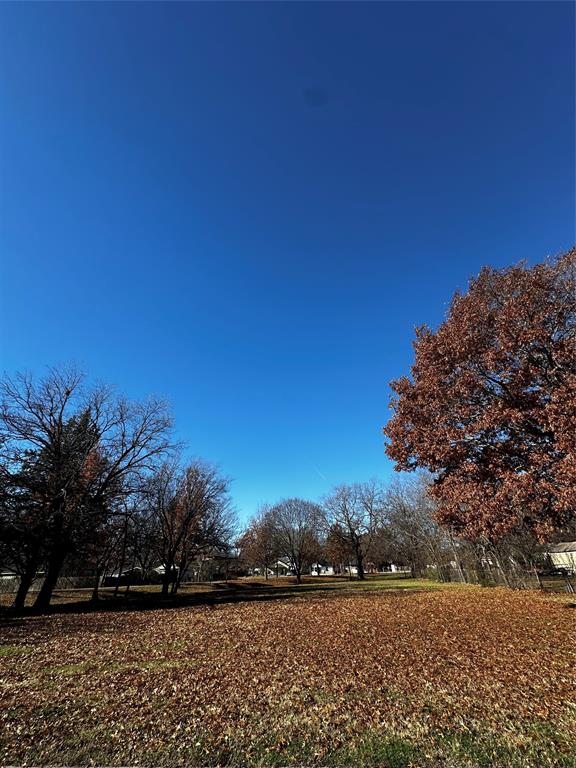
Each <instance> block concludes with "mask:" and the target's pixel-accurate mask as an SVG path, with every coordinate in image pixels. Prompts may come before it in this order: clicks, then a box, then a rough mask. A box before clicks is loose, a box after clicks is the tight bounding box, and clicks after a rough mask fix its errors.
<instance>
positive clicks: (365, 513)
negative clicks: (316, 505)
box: [323, 480, 384, 580]
mask: <svg viewBox="0 0 576 768" xmlns="http://www.w3.org/2000/svg"><path fill="white" fill-rule="evenodd" d="M383 501H384V496H383V491H382V488H381V487H380V485H379V484H378V483H377V482H376V481H375V480H371V481H370V482H367V483H355V484H353V485H339V486H337V487H336V488H335V489H334V490H333V492H332V493H331V494H330V495H329V496H326V497H325V499H324V501H323V510H324V518H325V521H326V525H327V526H329V528H330V531H331V534H332V537H335V536H337V535H339V536H340V537H341V539H342V545H343V547H344V548H347V549H348V550H349V551H350V552H351V553H352V555H353V558H354V561H355V563H356V568H357V571H358V578H359V579H361V580H363V579H365V577H366V576H365V561H366V558H367V556H368V555H369V553H370V550H371V547H372V542H373V539H374V536H375V534H376V531H377V529H378V526H379V523H380V521H381V520H382V515H383V507H384V504H383Z"/></svg>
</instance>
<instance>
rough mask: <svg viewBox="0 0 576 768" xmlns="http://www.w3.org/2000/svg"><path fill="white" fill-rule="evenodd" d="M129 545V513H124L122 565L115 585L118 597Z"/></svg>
mask: <svg viewBox="0 0 576 768" xmlns="http://www.w3.org/2000/svg"><path fill="white" fill-rule="evenodd" d="M127 545H128V513H127V512H126V513H125V515H124V535H123V537H122V554H121V555H120V565H119V567H118V578H117V579H116V584H115V585H114V597H118V590H119V589H120V579H121V578H122V571H123V570H124V566H125V565H126V547H127Z"/></svg>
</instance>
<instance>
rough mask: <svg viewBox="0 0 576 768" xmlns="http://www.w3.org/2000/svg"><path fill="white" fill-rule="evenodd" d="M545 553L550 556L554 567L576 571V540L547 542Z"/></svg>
mask: <svg viewBox="0 0 576 768" xmlns="http://www.w3.org/2000/svg"><path fill="white" fill-rule="evenodd" d="M544 554H545V555H547V556H548V557H549V558H550V561H551V562H552V565H553V566H554V568H566V569H567V570H568V571H570V572H571V573H576V541H559V542H558V544H547V545H546V549H545V551H544Z"/></svg>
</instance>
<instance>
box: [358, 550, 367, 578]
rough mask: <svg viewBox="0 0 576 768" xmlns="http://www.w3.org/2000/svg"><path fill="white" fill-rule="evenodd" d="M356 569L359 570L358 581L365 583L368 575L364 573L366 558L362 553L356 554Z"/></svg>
mask: <svg viewBox="0 0 576 768" xmlns="http://www.w3.org/2000/svg"><path fill="white" fill-rule="evenodd" d="M356 568H357V569H358V579H359V580H360V581H364V580H365V579H366V574H365V572H364V556H363V555H362V553H361V552H360V551H357V552H356Z"/></svg>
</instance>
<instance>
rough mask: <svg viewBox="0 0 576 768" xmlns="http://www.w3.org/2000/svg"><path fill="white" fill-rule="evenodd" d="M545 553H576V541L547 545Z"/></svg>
mask: <svg viewBox="0 0 576 768" xmlns="http://www.w3.org/2000/svg"><path fill="white" fill-rule="evenodd" d="M546 552H548V553H552V554H556V553H559V552H576V541H559V542H558V544H548V545H547V547H546Z"/></svg>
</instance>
